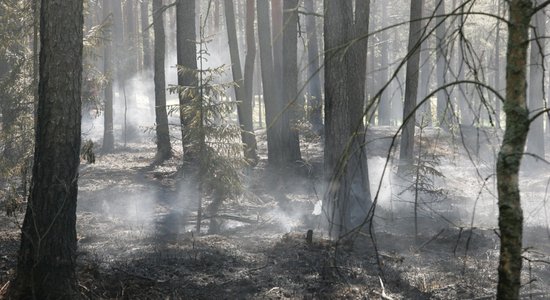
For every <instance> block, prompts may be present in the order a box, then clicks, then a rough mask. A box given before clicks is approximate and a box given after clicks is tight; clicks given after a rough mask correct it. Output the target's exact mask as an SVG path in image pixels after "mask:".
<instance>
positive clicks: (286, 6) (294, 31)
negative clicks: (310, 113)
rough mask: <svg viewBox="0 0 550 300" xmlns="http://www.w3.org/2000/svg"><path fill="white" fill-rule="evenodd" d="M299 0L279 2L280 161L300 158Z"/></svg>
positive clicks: (288, 161)
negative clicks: (281, 104) (281, 157)
mask: <svg viewBox="0 0 550 300" xmlns="http://www.w3.org/2000/svg"><path fill="white" fill-rule="evenodd" d="M298 5H299V0H285V1H284V2H283V11H284V13H283V17H284V22H283V23H284V27H283V98H282V100H283V107H282V109H283V110H282V115H281V116H282V120H281V121H282V134H281V137H282V139H283V149H284V154H283V157H284V161H285V162H286V163H291V164H295V163H297V162H298V161H300V160H302V155H301V153H300V132H299V130H298V121H299V118H300V116H301V115H302V111H303V103H302V101H301V99H299V96H298V8H299V6H298Z"/></svg>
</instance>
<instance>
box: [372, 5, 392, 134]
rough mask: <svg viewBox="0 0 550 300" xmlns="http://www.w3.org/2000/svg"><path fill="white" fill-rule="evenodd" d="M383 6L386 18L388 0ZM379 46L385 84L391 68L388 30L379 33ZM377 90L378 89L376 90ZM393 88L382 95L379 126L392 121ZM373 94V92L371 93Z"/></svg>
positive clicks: (382, 77) (382, 11)
mask: <svg viewBox="0 0 550 300" xmlns="http://www.w3.org/2000/svg"><path fill="white" fill-rule="evenodd" d="M379 6H380V7H381V14H380V16H382V19H385V18H386V16H388V3H387V1H382V3H380V4H379ZM384 26H386V24H381V27H382V28H383V27H384ZM378 36H379V43H378V45H379V47H380V55H381V58H380V74H379V75H378V78H379V79H380V80H382V83H383V84H385V83H386V82H387V80H388V68H389V60H390V57H389V56H390V46H389V44H390V37H389V34H388V30H382V31H381V32H380V33H379V34H378ZM375 92H376V91H375ZM390 93H391V89H387V90H385V91H384V92H383V93H382V94H381V95H380V104H379V105H378V125H379V126H388V125H390V122H391V97H389V96H390ZM371 94H372V93H371Z"/></svg>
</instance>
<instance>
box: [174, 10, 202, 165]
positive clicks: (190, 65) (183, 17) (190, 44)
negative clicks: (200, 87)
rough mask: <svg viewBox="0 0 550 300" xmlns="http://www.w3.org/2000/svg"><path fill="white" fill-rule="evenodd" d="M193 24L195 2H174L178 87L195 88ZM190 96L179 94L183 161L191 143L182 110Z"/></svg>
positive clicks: (195, 52) (195, 33) (195, 60)
mask: <svg viewBox="0 0 550 300" xmlns="http://www.w3.org/2000/svg"><path fill="white" fill-rule="evenodd" d="M195 26H196V24H195V0H177V1H176V40H177V63H178V66H180V67H181V68H182V70H180V71H179V72H178V85H179V86H180V87H191V88H192V89H193V90H196V87H197V78H196V72H195V71H194V70H197V44H196V40H197V32H196V27H195ZM191 98H192V95H186V93H183V92H180V93H179V105H180V123H181V135H182V147H183V153H184V159H188V158H190V157H187V158H186V157H185V156H186V155H187V154H191V155H192V153H187V150H188V148H189V146H190V145H191V144H192V143H193V141H192V140H190V139H189V134H188V133H187V132H186V130H187V127H188V123H189V120H186V119H185V118H184V113H183V110H185V108H186V107H187V106H188V105H189V104H190V102H191Z"/></svg>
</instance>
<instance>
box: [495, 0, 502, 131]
mask: <svg viewBox="0 0 550 300" xmlns="http://www.w3.org/2000/svg"><path fill="white" fill-rule="evenodd" d="M497 5H498V9H497V16H500V13H501V2H500V1H497ZM500 23H501V22H500V19H497V29H496V31H497V32H496V38H495V62H494V63H495V83H494V86H495V89H496V90H497V91H498V92H499V93H501V89H502V84H501V82H502V80H501V77H500V72H501V71H500ZM500 101H501V100H500V98H499V97H496V96H495V126H496V127H497V128H500V127H501V125H500V111H501V109H500V106H501V103H500Z"/></svg>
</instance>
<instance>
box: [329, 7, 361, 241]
mask: <svg viewBox="0 0 550 300" xmlns="http://www.w3.org/2000/svg"><path fill="white" fill-rule="evenodd" d="M361 2H362V1H358V2H357V7H356V8H355V9H356V10H355V11H356V15H355V16H356V18H355V23H354V21H353V20H354V15H353V3H352V2H351V1H331V0H325V1H324V5H325V7H324V9H325V23H324V40H325V49H326V54H325V176H327V181H328V182H329V187H328V189H327V192H326V195H325V198H324V203H323V207H324V210H325V212H326V213H327V217H328V220H329V234H330V236H331V238H338V237H341V236H342V235H344V234H345V233H347V232H348V231H349V230H350V229H351V226H354V225H356V224H355V222H354V220H353V218H354V217H356V218H359V220H358V221H363V219H362V218H363V217H365V215H366V211H368V210H369V208H370V192H369V191H368V172H367V171H368V170H367V165H366V156H365V151H364V149H363V148H362V147H363V146H364V144H362V143H361V141H364V134H365V132H364V127H363V126H364V125H363V123H362V116H363V110H362V109H361V108H362V107H364V102H363V101H364V82H365V77H364V75H363V72H365V60H362V63H359V62H361V57H359V55H361V56H362V55H365V53H366V51H365V48H363V46H364V45H365V44H363V46H361V44H359V43H356V44H355V45H353V46H351V50H350V51H343V49H346V48H347V47H346V45H348V44H349V43H354V41H355V40H356V39H357V37H358V36H363V38H362V39H361V40H365V38H366V32H368V26H367V27H364V26H361V25H360V24H362V22H365V23H367V24H368V8H369V5H368V4H369V3H368V1H365V2H363V3H362V4H361ZM361 14H366V15H367V20H361V18H360V16H361ZM360 28H362V29H360ZM361 49H362V50H363V51H359V50H361ZM360 52H361V54H359V53H360ZM359 76H362V78H361V80H359V79H357V77H359ZM360 81H361V82H362V85H363V90H361V86H360ZM358 90H359V91H358ZM362 91H363V92H362ZM354 110H356V111H354ZM357 110H358V111H359V112H357Z"/></svg>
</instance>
